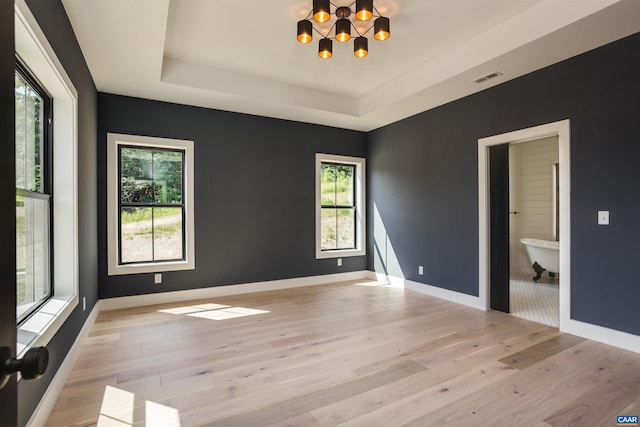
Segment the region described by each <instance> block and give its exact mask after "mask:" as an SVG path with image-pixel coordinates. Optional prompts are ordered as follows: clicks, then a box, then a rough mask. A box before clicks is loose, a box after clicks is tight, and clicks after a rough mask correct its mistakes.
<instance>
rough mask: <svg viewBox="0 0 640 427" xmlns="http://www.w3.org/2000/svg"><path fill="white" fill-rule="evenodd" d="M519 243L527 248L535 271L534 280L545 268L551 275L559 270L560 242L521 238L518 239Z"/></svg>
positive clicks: (538, 277)
mask: <svg viewBox="0 0 640 427" xmlns="http://www.w3.org/2000/svg"><path fill="white" fill-rule="evenodd" d="M520 243H522V244H523V245H524V246H525V248H526V249H527V253H528V254H529V259H530V260H531V262H532V263H533V266H532V267H533V269H534V270H535V272H536V277H534V278H533V280H534V281H537V280H538V279H540V277H541V275H542V273H543V272H544V271H545V270H546V271H548V272H549V275H550V276H551V277H555V273H559V272H560V242H552V241H549V240H541V239H530V238H523V239H520Z"/></svg>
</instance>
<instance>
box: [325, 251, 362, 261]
mask: <svg viewBox="0 0 640 427" xmlns="http://www.w3.org/2000/svg"><path fill="white" fill-rule="evenodd" d="M366 254H367V251H365V250H363V249H338V250H335V251H322V252H316V259H328V258H346V257H352V256H365V255H366Z"/></svg>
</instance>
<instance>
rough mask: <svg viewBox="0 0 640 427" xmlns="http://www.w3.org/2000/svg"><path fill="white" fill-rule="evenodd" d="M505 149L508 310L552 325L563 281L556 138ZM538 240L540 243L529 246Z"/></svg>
mask: <svg viewBox="0 0 640 427" xmlns="http://www.w3.org/2000/svg"><path fill="white" fill-rule="evenodd" d="M496 147H500V146H496ZM507 147H508V152H509V156H508V157H509V158H508V170H509V178H508V179H509V184H508V188H509V201H508V206H509V207H508V219H507V220H508V221H509V284H508V286H509V295H510V297H509V300H510V313H511V314H512V315H513V316H516V317H521V318H524V319H527V320H531V321H534V322H537V323H542V324H545V325H547V326H552V327H556V328H557V327H558V324H559V321H558V317H559V288H560V286H561V283H562V281H561V276H560V271H559V268H558V267H559V250H557V249H556V246H557V245H558V242H559V233H558V231H559V224H558V222H557V221H556V220H555V215H556V213H559V193H558V191H557V187H559V184H558V179H557V174H558V173H559V164H558V162H559V145H558V136H557V135H553V136H550V137H546V138H542V139H535V140H532V141H525V142H519V143H511V144H508V145H507ZM492 148H493V147H492ZM491 179H493V177H491ZM538 241H539V242H540V243H543V244H544V246H545V247H538V246H534V245H533V244H534V242H538ZM523 242H530V243H528V244H524V243H523ZM534 263H536V264H534ZM534 265H535V266H536V267H535V268H534ZM538 266H540V267H538ZM543 269H544V270H545V271H542V270H543ZM538 272H540V274H538Z"/></svg>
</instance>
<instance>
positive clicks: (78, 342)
mask: <svg viewBox="0 0 640 427" xmlns="http://www.w3.org/2000/svg"><path fill="white" fill-rule="evenodd" d="M99 313H100V308H99V304H96V305H95V306H94V307H93V310H91V313H89V317H87V320H86V322H84V325H83V326H82V329H81V330H80V333H79V334H78V336H77V337H76V339H75V341H74V342H73V345H72V346H71V349H69V352H68V353H67V355H66V356H65V358H64V361H63V362H62V365H60V368H58V371H57V372H56V374H55V375H54V377H53V379H52V380H51V383H49V387H47V390H46V391H45V392H44V395H43V396H42V399H40V403H38V406H37V407H36V409H35V411H33V414H32V415H31V418H30V419H29V422H28V423H27V427H40V426H43V425H45V424H46V423H47V419H48V418H49V415H51V411H53V407H54V406H55V404H56V402H57V401H58V396H60V393H61V392H62V389H63V388H64V384H65V383H66V382H67V378H68V377H69V374H71V371H72V369H73V366H74V365H75V364H76V360H78V356H79V355H80V351H81V350H82V347H83V346H84V342H85V340H86V339H87V336H88V335H89V332H91V328H92V327H93V324H94V323H95V321H96V318H97V317H98V314H99Z"/></svg>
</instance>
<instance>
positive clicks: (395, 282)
mask: <svg viewBox="0 0 640 427" xmlns="http://www.w3.org/2000/svg"><path fill="white" fill-rule="evenodd" d="M369 278H370V279H372V280H377V281H379V282H383V281H387V282H388V283H389V284H390V285H391V286H393V287H397V288H404V289H409V290H410V291H414V292H418V293H420V294H424V295H429V296H432V297H435V298H440V299H443V300H447V301H451V302H455V303H456V304H462V305H466V306H469V307H473V308H477V309H480V310H484V306H483V305H482V303H481V302H480V298H479V297H474V296H472V295H467V294H463V293H461V292H456V291H450V290H448V289H443V288H439V287H437V286H432V285H426V284H424V283H418V282H414V281H412V280H407V279H403V278H401V277H394V276H387V275H385V274H382V273H376V272H374V271H370V272H369Z"/></svg>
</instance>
